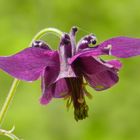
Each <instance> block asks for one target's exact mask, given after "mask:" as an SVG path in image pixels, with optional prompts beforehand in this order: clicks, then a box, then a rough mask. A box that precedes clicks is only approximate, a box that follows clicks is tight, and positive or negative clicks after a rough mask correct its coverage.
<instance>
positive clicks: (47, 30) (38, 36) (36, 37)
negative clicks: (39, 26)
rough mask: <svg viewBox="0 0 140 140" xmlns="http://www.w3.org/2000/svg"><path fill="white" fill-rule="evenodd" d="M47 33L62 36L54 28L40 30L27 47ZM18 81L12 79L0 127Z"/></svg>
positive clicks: (0, 114) (1, 115) (0, 112)
mask: <svg viewBox="0 0 140 140" xmlns="http://www.w3.org/2000/svg"><path fill="white" fill-rule="evenodd" d="M47 33H53V34H55V35H57V36H59V37H61V36H62V35H63V33H62V32H61V31H60V30H58V29H55V28H46V29H43V30H41V31H40V32H39V33H37V34H36V35H35V36H34V38H33V39H32V41H31V43H30V45H29V46H31V45H32V42H33V41H35V40H39V39H40V38H41V37H42V36H43V35H45V34H47ZM19 82H20V80H18V79H14V81H13V83H12V86H11V89H10V91H9V93H8V96H7V98H6V100H5V102H4V104H3V106H2V109H1V111H0V125H1V124H2V121H3V118H4V116H5V113H6V112H7V110H8V107H9V105H10V103H11V101H12V99H13V97H14V95H15V91H16V88H17V87H18V84H19Z"/></svg>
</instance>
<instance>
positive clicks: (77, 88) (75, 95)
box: [66, 77, 88, 121]
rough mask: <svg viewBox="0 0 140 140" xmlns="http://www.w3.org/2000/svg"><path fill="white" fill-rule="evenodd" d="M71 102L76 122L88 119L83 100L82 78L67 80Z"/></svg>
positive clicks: (86, 107)
mask: <svg viewBox="0 0 140 140" xmlns="http://www.w3.org/2000/svg"><path fill="white" fill-rule="evenodd" d="M66 81H67V84H68V86H69V90H70V95H71V100H72V102H73V106H74V118H75V120H76V121H78V120H83V119H85V118H86V117H88V106H87V104H86V101H85V98H84V94H85V93H84V89H83V78H82V77H78V78H67V79H66Z"/></svg>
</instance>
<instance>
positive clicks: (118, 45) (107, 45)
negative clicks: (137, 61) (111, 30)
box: [96, 37, 140, 58]
mask: <svg viewBox="0 0 140 140" xmlns="http://www.w3.org/2000/svg"><path fill="white" fill-rule="evenodd" d="M96 49H97V50H98V51H101V52H102V54H109V55H113V56H116V57H119V58H127V57H133V56H137V55H140V39H138V38H129V37H116V38H112V39H109V40H106V41H104V42H103V43H101V44H99V45H98V46H97V48H96ZM97 50H96V51H97Z"/></svg>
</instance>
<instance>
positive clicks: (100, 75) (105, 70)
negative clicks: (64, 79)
mask: <svg viewBox="0 0 140 140" xmlns="http://www.w3.org/2000/svg"><path fill="white" fill-rule="evenodd" d="M79 62H80V67H81V71H82V73H83V75H84V77H85V79H86V80H87V81H88V82H89V84H90V85H91V86H92V87H93V88H94V89H95V90H98V91H99V90H105V89H107V88H110V87H112V86H113V85H114V84H116V83H117V82H118V76H117V71H118V69H116V68H117V67H118V64H117V65H116V62H117V61H114V62H115V63H114V62H113V61H112V63H113V65H111V63H105V62H103V61H101V60H99V59H97V58H95V57H91V56H90V57H87V56H85V57H84V56H83V57H80V58H79ZM117 63H118V62H117ZM114 65H115V66H116V67H114Z"/></svg>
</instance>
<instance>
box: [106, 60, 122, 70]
mask: <svg viewBox="0 0 140 140" xmlns="http://www.w3.org/2000/svg"><path fill="white" fill-rule="evenodd" d="M106 64H109V65H112V66H113V67H114V68H116V69H118V70H119V69H121V68H122V63H121V62H120V61H119V60H109V61H106Z"/></svg>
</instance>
